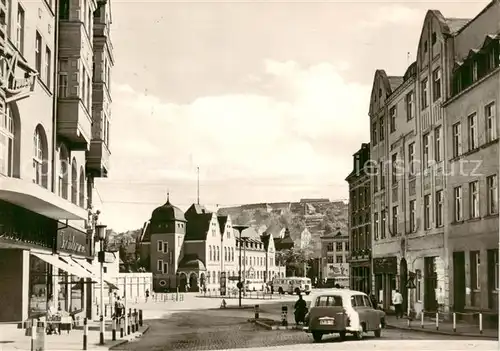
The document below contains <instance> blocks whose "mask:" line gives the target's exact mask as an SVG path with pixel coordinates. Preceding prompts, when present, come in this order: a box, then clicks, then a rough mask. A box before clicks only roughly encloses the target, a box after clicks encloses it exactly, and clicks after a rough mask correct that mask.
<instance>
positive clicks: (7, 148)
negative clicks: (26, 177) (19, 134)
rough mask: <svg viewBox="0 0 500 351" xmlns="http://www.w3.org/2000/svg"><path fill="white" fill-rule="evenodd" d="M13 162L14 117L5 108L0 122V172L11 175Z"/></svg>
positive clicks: (8, 109) (10, 111)
mask: <svg viewBox="0 0 500 351" xmlns="http://www.w3.org/2000/svg"><path fill="white" fill-rule="evenodd" d="M13 162H14V118H13V115H12V110H11V109H10V108H6V111H5V113H4V114H3V116H1V123H0V174H3V175H6V176H12V170H13V165H14V164H13Z"/></svg>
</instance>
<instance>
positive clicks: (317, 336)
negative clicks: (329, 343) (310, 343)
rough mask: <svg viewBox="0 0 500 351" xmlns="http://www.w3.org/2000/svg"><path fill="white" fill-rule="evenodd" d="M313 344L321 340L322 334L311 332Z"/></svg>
mask: <svg viewBox="0 0 500 351" xmlns="http://www.w3.org/2000/svg"><path fill="white" fill-rule="evenodd" d="M312 335H313V339H314V342H320V341H321V339H322V338H323V334H322V333H320V332H312Z"/></svg>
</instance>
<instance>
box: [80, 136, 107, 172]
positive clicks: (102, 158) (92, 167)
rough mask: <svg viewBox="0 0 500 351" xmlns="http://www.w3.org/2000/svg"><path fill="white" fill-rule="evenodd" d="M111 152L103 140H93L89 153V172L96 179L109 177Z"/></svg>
mask: <svg viewBox="0 0 500 351" xmlns="http://www.w3.org/2000/svg"><path fill="white" fill-rule="evenodd" d="M110 155H111V153H110V152H109V149H108V147H107V146H106V144H105V143H104V141H103V140H92V141H91V143H90V150H89V151H88V152H87V166H86V168H87V172H90V173H92V174H93V175H94V176H95V177H107V176H108V171H109V156H110Z"/></svg>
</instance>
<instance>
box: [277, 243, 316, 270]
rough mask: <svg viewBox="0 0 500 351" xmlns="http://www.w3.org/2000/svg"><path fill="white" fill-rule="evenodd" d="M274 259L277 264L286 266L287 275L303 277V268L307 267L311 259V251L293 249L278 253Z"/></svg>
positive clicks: (298, 248)
mask: <svg viewBox="0 0 500 351" xmlns="http://www.w3.org/2000/svg"><path fill="white" fill-rule="evenodd" d="M276 257H277V260H278V263H280V264H281V265H285V266H286V269H287V274H290V275H299V276H303V275H304V266H307V264H308V263H309V261H310V259H311V258H312V257H313V251H312V250H311V249H310V248H300V247H293V248H291V249H289V250H282V251H278V252H277V253H276Z"/></svg>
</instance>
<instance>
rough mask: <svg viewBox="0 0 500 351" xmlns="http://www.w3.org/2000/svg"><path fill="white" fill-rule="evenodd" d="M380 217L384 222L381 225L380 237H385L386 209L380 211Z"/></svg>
mask: <svg viewBox="0 0 500 351" xmlns="http://www.w3.org/2000/svg"><path fill="white" fill-rule="evenodd" d="M380 217H381V222H382V223H381V227H380V238H381V239H385V220H386V215H385V210H383V211H382V212H380Z"/></svg>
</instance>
